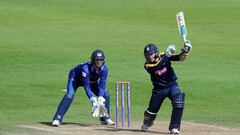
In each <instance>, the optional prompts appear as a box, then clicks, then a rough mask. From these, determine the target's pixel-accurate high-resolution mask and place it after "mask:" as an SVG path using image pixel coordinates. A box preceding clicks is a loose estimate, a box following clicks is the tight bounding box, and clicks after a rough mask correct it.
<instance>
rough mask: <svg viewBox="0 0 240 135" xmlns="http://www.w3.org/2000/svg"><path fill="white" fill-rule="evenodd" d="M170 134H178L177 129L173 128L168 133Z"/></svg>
mask: <svg viewBox="0 0 240 135" xmlns="http://www.w3.org/2000/svg"><path fill="white" fill-rule="evenodd" d="M170 133H171V134H179V133H180V131H179V130H178V129H177V128H174V129H172V130H171V131H170Z"/></svg>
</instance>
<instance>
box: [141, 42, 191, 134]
mask: <svg viewBox="0 0 240 135" xmlns="http://www.w3.org/2000/svg"><path fill="white" fill-rule="evenodd" d="M191 49H192V45H191V43H190V42H189V41H187V42H185V43H184V45H183V48H182V51H181V53H180V54H178V55H174V53H175V52H176V46H175V45H169V46H168V47H167V49H166V51H165V53H163V54H159V50H158V48H157V46H156V45H154V44H148V45H146V46H145V48H144V56H145V58H146V62H145V65H144V68H145V69H146V70H147V72H148V73H149V74H150V76H151V81H152V84H153V89H152V96H151V99H150V102H149V106H148V108H147V109H146V110H145V111H144V120H143V125H142V127H141V130H142V131H147V129H148V128H149V127H151V126H152V125H153V122H154V120H155V119H156V117H157V113H158V111H159V109H160V107H161V104H162V103H163V101H164V99H165V98H166V97H168V98H169V99H170V100H171V102H172V115H171V121H170V125H169V131H170V133H172V134H179V131H180V124H181V119H182V114H183V109H184V96H185V94H184V93H183V92H181V90H180V88H179V86H178V84H177V77H176V74H175V72H174V70H173V68H172V66H171V61H183V60H185V59H186V57H187V56H188V54H189V52H190V51H191Z"/></svg>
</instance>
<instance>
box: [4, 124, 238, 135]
mask: <svg viewBox="0 0 240 135" xmlns="http://www.w3.org/2000/svg"><path fill="white" fill-rule="evenodd" d="M141 123H142V122H132V124H131V125H132V126H131V127H130V128H115V126H105V125H104V126H103V125H98V124H92V123H65V124H63V125H61V126H60V127H51V126H50V123H39V124H35V125H19V126H17V127H16V128H17V129H18V130H11V131H9V132H8V131H7V132H3V133H0V134H1V135H113V134H114V135H146V134H150V135H165V134H169V131H168V124H169V122H166V121H156V122H155V124H154V125H153V126H152V127H151V128H149V131H147V132H142V131H141V130H140V127H141ZM180 134H181V135H240V129H239V128H226V127H219V126H213V125H206V124H197V123H190V122H182V125H181V131H180Z"/></svg>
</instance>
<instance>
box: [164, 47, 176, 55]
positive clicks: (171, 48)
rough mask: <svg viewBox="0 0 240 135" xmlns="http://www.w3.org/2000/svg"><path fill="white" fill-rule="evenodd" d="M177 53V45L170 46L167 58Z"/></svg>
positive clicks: (167, 50)
mask: <svg viewBox="0 0 240 135" xmlns="http://www.w3.org/2000/svg"><path fill="white" fill-rule="evenodd" d="M175 52H176V45H169V46H168V47H167V49H166V51H165V53H166V56H167V57H171V56H172V55H173V54H174V53H175Z"/></svg>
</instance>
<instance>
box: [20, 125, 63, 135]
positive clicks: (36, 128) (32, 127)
mask: <svg viewBox="0 0 240 135" xmlns="http://www.w3.org/2000/svg"><path fill="white" fill-rule="evenodd" d="M21 127H24V128H30V129H35V130H42V131H49V132H58V133H60V134H61V133H64V134H68V132H64V131H56V130H52V129H48V128H40V127H34V126H21ZM53 128H56V129H57V127H53Z"/></svg>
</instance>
